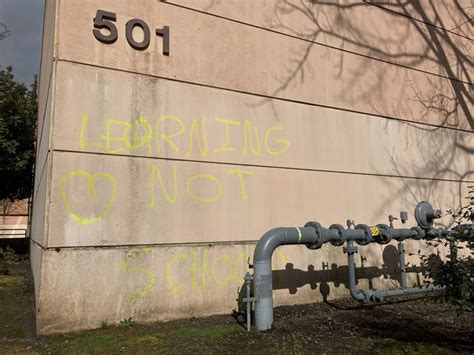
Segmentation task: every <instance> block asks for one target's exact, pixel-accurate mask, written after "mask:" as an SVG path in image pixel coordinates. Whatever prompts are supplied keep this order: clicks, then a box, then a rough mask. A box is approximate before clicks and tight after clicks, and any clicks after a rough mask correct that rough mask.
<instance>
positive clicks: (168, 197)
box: [150, 165, 178, 209]
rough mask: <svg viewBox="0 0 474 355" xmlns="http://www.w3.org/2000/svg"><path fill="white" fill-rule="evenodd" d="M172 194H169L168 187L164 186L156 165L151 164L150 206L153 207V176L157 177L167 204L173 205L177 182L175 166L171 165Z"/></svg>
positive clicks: (176, 192)
mask: <svg viewBox="0 0 474 355" xmlns="http://www.w3.org/2000/svg"><path fill="white" fill-rule="evenodd" d="M172 171H173V195H170V193H169V191H168V189H166V187H165V183H164V181H163V178H162V177H161V174H160V170H159V169H158V167H157V166H156V165H152V167H151V188H150V189H151V194H150V208H151V209H154V208H155V177H156V178H158V183H159V185H160V188H161V191H163V194H164V195H165V198H166V201H168V204H170V205H173V204H175V203H176V197H177V195H178V182H177V180H176V166H175V165H173V167H172Z"/></svg>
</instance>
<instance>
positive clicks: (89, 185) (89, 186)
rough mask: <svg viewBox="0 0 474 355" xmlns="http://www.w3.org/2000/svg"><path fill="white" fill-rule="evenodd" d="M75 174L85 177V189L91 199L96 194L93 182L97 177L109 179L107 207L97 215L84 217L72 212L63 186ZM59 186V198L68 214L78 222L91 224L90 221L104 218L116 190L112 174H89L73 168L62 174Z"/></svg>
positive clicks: (112, 203) (111, 204)
mask: <svg viewBox="0 0 474 355" xmlns="http://www.w3.org/2000/svg"><path fill="white" fill-rule="evenodd" d="M76 176H81V177H85V178H86V179H87V191H88V197H89V199H93V198H94V197H95V195H96V191H95V190H96V189H95V182H96V180H97V179H105V180H107V181H110V184H111V188H112V190H111V194H110V198H109V200H108V202H107V207H106V208H105V209H104V211H102V213H100V214H99V215H97V216H94V217H88V218H85V217H81V216H79V215H77V214H76V213H75V212H74V209H73V207H72V205H71V201H70V200H69V199H68V197H67V196H66V191H65V187H66V184H67V183H69V181H70V180H71V179H72V178H73V177H76ZM60 188H61V198H62V200H63V203H64V205H65V206H66V210H67V212H68V214H69V215H70V216H71V218H72V219H73V220H74V221H76V222H77V223H79V224H92V223H96V222H98V221H100V220H101V219H102V218H104V217H105V216H106V215H107V214H108V213H109V212H110V210H111V209H112V206H113V205H114V201H115V192H116V182H115V178H114V177H113V176H112V175H110V174H108V173H94V174H90V173H89V172H88V171H86V170H73V171H71V172H69V173H67V174H66V175H64V176H63V177H62V179H61V184H60Z"/></svg>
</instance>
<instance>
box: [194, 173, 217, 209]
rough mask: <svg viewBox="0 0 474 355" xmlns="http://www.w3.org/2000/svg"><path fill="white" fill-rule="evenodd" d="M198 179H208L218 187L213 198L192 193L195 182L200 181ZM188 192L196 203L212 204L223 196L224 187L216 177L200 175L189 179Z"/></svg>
mask: <svg viewBox="0 0 474 355" xmlns="http://www.w3.org/2000/svg"><path fill="white" fill-rule="evenodd" d="M198 179H206V180H208V181H210V182H213V183H214V184H215V186H216V192H215V194H214V195H212V196H208V197H204V196H198V195H196V194H195V193H194V192H192V191H191V186H192V183H193V182H194V181H195V180H198ZM186 192H187V193H188V195H189V197H191V198H192V199H194V200H196V201H199V202H202V203H212V202H216V201H217V200H219V198H220V197H221V195H222V185H221V183H220V182H219V180H217V178H216V177H215V176H214V175H208V174H199V175H194V176H191V177H190V178H189V180H188V182H187V183H186Z"/></svg>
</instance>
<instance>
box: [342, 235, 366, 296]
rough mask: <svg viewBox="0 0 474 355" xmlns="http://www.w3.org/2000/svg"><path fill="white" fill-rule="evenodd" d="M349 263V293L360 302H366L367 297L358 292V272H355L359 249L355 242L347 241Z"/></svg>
mask: <svg viewBox="0 0 474 355" xmlns="http://www.w3.org/2000/svg"><path fill="white" fill-rule="evenodd" d="M346 252H347V262H348V268H349V291H350V292H351V296H352V297H353V298H355V299H357V300H359V301H365V296H364V295H363V294H361V293H360V292H359V291H358V290H357V286H356V272H355V261H354V254H355V253H357V247H356V246H354V241H353V240H348V241H347V247H346Z"/></svg>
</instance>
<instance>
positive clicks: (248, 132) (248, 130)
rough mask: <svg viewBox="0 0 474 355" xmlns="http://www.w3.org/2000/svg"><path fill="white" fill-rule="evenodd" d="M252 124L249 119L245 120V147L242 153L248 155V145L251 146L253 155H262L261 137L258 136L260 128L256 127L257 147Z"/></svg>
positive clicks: (244, 155)
mask: <svg viewBox="0 0 474 355" xmlns="http://www.w3.org/2000/svg"><path fill="white" fill-rule="evenodd" d="M252 137H253V136H252V124H251V123H250V121H249V120H245V122H244V147H243V149H242V155H243V157H244V158H245V157H246V156H247V146H250V151H251V152H252V154H253V155H256V156H259V155H260V138H259V136H258V128H257V127H255V147H254V144H253V138H252Z"/></svg>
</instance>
